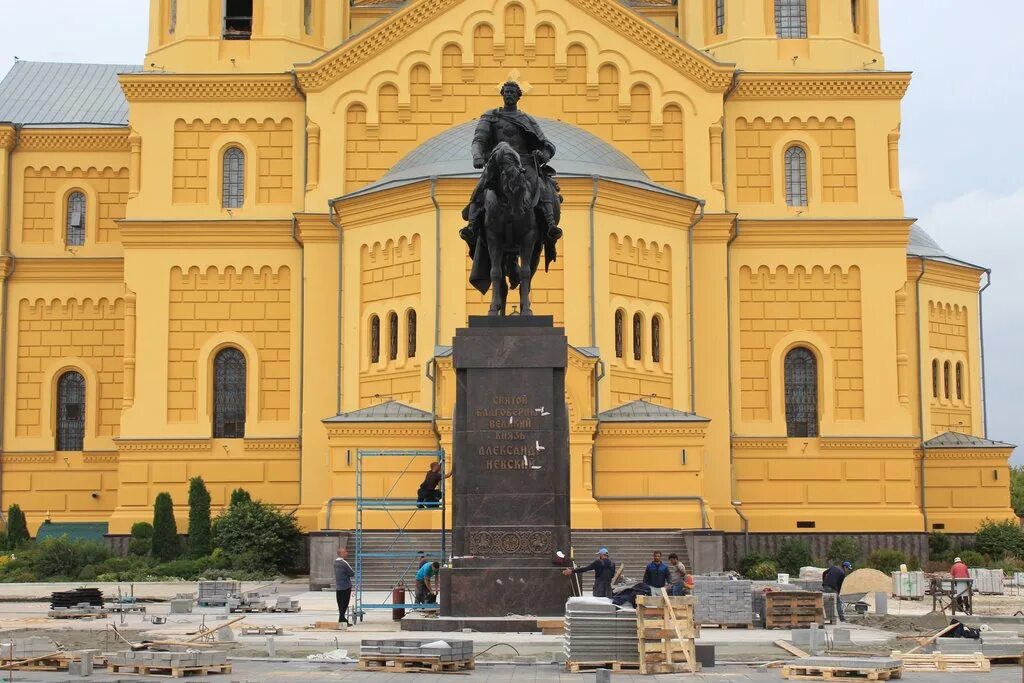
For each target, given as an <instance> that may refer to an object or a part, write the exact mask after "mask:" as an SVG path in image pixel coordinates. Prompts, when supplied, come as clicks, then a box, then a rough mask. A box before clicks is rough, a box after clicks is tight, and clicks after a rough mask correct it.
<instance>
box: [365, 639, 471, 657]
mask: <svg viewBox="0 0 1024 683" xmlns="http://www.w3.org/2000/svg"><path fill="white" fill-rule="evenodd" d="M359 656H360V657H367V658H371V659H373V658H376V657H381V658H387V657H408V658H410V659H437V660H439V661H442V662H465V661H468V660H471V659H473V641H472V640H449V639H448V638H445V639H443V640H406V639H404V638H403V639H387V640H363V641H362V642H360V644H359Z"/></svg>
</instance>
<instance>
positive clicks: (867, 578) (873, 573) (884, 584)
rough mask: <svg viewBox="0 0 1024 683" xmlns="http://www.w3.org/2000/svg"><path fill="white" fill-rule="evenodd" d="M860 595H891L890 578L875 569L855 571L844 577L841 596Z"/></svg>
mask: <svg viewBox="0 0 1024 683" xmlns="http://www.w3.org/2000/svg"><path fill="white" fill-rule="evenodd" d="M860 593H869V594H870V593H885V594H886V595H889V594H891V593H892V577H889V576H886V575H885V574H883V573H882V572H880V571H878V570H877V569H857V570H854V571H852V572H850V573H849V574H847V575H846V579H844V580H843V590H842V595H843V596H844V597H845V596H847V595H856V594H860Z"/></svg>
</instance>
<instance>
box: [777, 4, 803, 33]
mask: <svg viewBox="0 0 1024 683" xmlns="http://www.w3.org/2000/svg"><path fill="white" fill-rule="evenodd" d="M775 33H776V35H778V37H779V38H806V37H807V0H775Z"/></svg>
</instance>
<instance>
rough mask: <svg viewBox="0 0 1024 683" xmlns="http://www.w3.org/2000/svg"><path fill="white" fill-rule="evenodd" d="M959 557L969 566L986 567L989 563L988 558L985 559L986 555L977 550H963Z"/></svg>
mask: <svg viewBox="0 0 1024 683" xmlns="http://www.w3.org/2000/svg"><path fill="white" fill-rule="evenodd" d="M959 557H960V559H961V560H963V561H964V564H966V565H967V566H968V567H984V566H985V565H986V564H988V560H986V559H985V556H984V555H982V554H981V553H979V552H978V551H977V550H961V551H960V553H959Z"/></svg>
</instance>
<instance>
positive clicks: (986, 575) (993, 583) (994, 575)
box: [967, 568, 1005, 595]
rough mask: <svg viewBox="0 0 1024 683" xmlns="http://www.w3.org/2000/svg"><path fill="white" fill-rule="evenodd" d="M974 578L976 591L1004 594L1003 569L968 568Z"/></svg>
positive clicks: (987, 593) (988, 593) (985, 593)
mask: <svg viewBox="0 0 1024 683" xmlns="http://www.w3.org/2000/svg"><path fill="white" fill-rule="evenodd" d="M967 571H968V572H969V573H970V575H971V578H972V579H974V592H975V593H982V594H983V595H1002V594H1003V584H1004V581H1005V576H1004V575H1003V570H1002V569H973V568H972V569H968V570H967Z"/></svg>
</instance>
